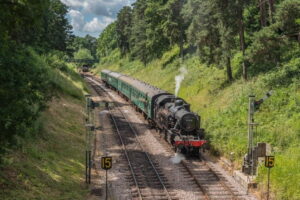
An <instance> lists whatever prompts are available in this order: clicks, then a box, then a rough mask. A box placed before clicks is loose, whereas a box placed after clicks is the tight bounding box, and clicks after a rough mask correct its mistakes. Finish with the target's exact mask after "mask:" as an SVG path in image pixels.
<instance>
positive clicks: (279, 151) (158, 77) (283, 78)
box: [95, 47, 300, 199]
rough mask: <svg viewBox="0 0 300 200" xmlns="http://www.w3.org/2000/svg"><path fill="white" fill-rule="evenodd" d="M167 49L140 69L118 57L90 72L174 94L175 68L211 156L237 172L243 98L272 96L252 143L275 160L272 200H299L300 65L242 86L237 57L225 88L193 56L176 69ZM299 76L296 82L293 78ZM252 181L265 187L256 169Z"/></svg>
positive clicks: (219, 75) (220, 73)
mask: <svg viewBox="0 0 300 200" xmlns="http://www.w3.org/2000/svg"><path fill="white" fill-rule="evenodd" d="M177 53H178V51H177V47H175V48H173V49H172V50H170V51H169V52H167V53H166V54H165V55H163V57H162V59H157V60H154V61H152V62H151V63H149V64H148V65H147V66H144V65H143V64H142V63H141V62H139V61H130V60H129V59H128V58H122V59H119V58H120V55H119V54H118V51H117V50H115V51H114V52H113V54H112V55H111V56H110V57H109V58H106V59H105V60H106V62H105V63H100V64H99V66H98V68H97V69H96V71H95V72H96V73H98V72H99V71H100V70H101V69H111V70H115V71H118V72H121V73H125V74H128V75H131V76H133V77H136V78H138V79H140V80H143V81H146V82H148V83H150V84H152V85H155V86H157V87H159V88H162V89H164V90H167V91H169V92H172V93H174V89H175V79H174V77H175V76H176V75H178V74H179V68H180V67H182V66H185V67H186V68H187V70H188V74H187V75H186V77H185V79H184V81H183V82H182V85H181V88H180V91H179V96H180V97H182V98H184V99H185V100H187V101H188V102H189V103H191V107H192V110H193V111H195V112H197V113H199V114H200V116H201V117H202V126H203V127H204V128H205V130H206V133H207V138H209V140H210V142H211V145H212V147H213V151H214V153H216V154H217V155H221V156H225V157H229V155H231V158H233V159H234V163H235V166H236V168H240V166H241V163H242V159H243V156H244V154H245V153H246V147H247V105H248V95H249V94H255V95H256V99H259V98H261V97H263V96H264V94H265V93H266V92H267V91H269V90H271V89H272V90H273V92H274V93H273V95H272V96H271V97H270V98H269V99H267V101H266V102H265V103H264V104H263V105H262V106H261V108H260V111H258V112H256V114H255V120H256V121H257V122H259V126H258V127H257V133H256V135H255V141H256V142H268V143H270V144H271V145H272V147H273V151H272V153H273V154H274V155H275V156H276V166H275V168H273V169H272V176H271V187H272V191H273V193H274V194H275V196H276V199H299V192H298V190H299V188H300V182H299V176H300V167H299V163H300V156H299V155H300V154H299V152H300V147H299V143H300V114H299V113H300V80H299V77H300V75H299V73H300V59H294V60H291V61H290V62H289V63H286V64H283V66H281V67H278V68H275V69H274V70H273V71H269V72H268V73H264V74H260V75H258V76H256V77H252V78H251V79H250V80H249V81H247V82H245V81H243V80H241V79H240V78H239V77H240V67H239V66H240V55H239V54H236V56H235V58H234V59H233V61H232V65H233V72H234V77H236V80H235V81H234V82H233V83H228V82H226V73H225V70H224V69H221V68H217V67H214V66H206V65H203V64H201V63H200V61H199V59H198V58H197V56H195V55H188V56H187V58H186V59H185V61H184V63H182V64H181V63H180V61H179V59H178V58H176V57H175V58H174V55H176V54H177ZM298 75H299V76H298ZM257 179H258V181H259V183H261V184H260V187H261V189H262V190H263V189H264V185H265V182H266V171H265V169H264V167H260V170H259V176H258V178H257Z"/></svg>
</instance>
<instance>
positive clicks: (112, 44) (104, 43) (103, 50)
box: [97, 22, 117, 57]
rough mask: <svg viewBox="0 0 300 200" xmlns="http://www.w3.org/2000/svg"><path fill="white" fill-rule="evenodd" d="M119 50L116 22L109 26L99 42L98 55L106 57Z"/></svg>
mask: <svg viewBox="0 0 300 200" xmlns="http://www.w3.org/2000/svg"><path fill="white" fill-rule="evenodd" d="M115 48H117V32H116V22H114V23H111V24H110V25H108V26H107V27H106V28H105V29H104V30H103V32H102V33H101V35H100V37H99V38H98V40H97V55H98V57H105V56H108V54H109V53H110V52H111V51H112V50H114V49H115Z"/></svg>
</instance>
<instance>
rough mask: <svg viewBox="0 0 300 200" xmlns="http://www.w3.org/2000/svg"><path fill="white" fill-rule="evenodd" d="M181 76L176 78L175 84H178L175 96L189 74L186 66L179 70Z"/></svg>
mask: <svg viewBox="0 0 300 200" xmlns="http://www.w3.org/2000/svg"><path fill="white" fill-rule="evenodd" d="M179 72H180V74H179V75H177V76H175V82H176V87H175V96H177V95H178V92H179V89H180V85H181V82H182V81H183V80H184V77H185V75H186V74H187V73H188V71H187V69H186V68H185V66H183V67H180V69H179Z"/></svg>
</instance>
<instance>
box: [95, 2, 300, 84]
mask: <svg viewBox="0 0 300 200" xmlns="http://www.w3.org/2000/svg"><path fill="white" fill-rule="evenodd" d="M299 15H300V2H299V1H298V0H281V1H276V2H275V1H263V0H259V1H258V2H257V1H249V0H248V1H244V0H238V1H236V0H150V1H147V0H137V1H136V2H135V3H134V4H133V5H132V7H127V6H126V7H124V8H123V9H121V11H120V12H119V14H118V18H117V21H116V22H114V23H113V24H112V25H110V26H108V27H107V28H106V29H105V30H104V31H103V33H102V34H101V35H100V37H99V39H98V47H97V51H98V55H100V56H107V55H108V53H109V52H111V51H112V50H113V49H115V48H117V47H118V48H119V49H120V51H121V56H125V55H129V57H130V58H131V59H138V60H140V61H142V62H143V63H144V64H146V63H149V61H151V60H153V59H154V58H159V57H161V56H162V55H163V53H164V52H166V51H167V50H170V49H171V48H172V47H173V46H174V45H178V46H179V47H180V52H179V54H180V55H181V57H183V56H186V55H187V54H188V53H190V52H193V50H194V49H195V48H197V52H198V55H199V59H200V60H201V61H202V62H205V63H207V64H209V65H211V64H213V65H215V66H218V67H221V68H223V67H224V68H225V69H226V74H227V79H228V80H229V81H232V80H233V79H234V78H236V77H233V74H232V62H233V61H232V59H234V58H235V57H236V56H238V55H241V56H240V75H242V76H243V78H244V79H248V78H249V76H251V77H253V76H255V75H256V74H258V73H260V72H265V71H267V70H271V69H273V68H275V67H276V66H279V65H280V63H283V62H286V61H288V60H290V59H292V58H293V57H297V56H299V31H300V16H299ZM183 47H185V49H184V48H183ZM292 49H293V50H294V51H296V52H295V53H294V54H289V53H288V52H291V51H293V50H292ZM297 49H298V50H297Z"/></svg>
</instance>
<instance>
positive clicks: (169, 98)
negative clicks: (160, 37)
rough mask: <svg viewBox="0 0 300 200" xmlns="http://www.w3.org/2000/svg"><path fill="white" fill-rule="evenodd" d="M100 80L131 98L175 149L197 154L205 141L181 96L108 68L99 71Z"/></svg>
mask: <svg viewBox="0 0 300 200" xmlns="http://www.w3.org/2000/svg"><path fill="white" fill-rule="evenodd" d="M101 79H102V81H103V82H104V83H105V84H106V85H107V86H109V87H111V88H112V89H114V90H116V91H118V93H120V94H121V95H122V96H123V97H124V98H126V99H127V100H129V101H131V102H132V103H133V104H134V105H135V107H136V108H137V109H138V110H140V111H141V112H142V113H143V115H144V117H145V118H146V119H147V120H148V122H149V124H150V125H151V126H152V127H154V128H156V129H157V130H159V131H160V133H161V134H163V135H164V138H165V139H166V140H167V141H168V142H169V143H170V144H171V145H172V146H173V147H174V149H175V150H176V151H177V152H182V153H187V154H196V155H200V152H199V151H200V150H201V149H203V148H204V147H205V144H207V141H206V140H204V129H202V128H200V121H201V120H200V116H198V115H197V114H196V113H193V112H191V111H190V105H189V104H188V103H187V102H185V101H184V100H183V99H182V98H179V97H176V96H174V95H173V94H170V93H168V92H166V91H163V90H161V89H159V88H156V87H154V86H152V85H149V84H147V83H145V82H142V81H140V80H137V79H135V78H132V77H129V76H127V75H123V74H120V73H117V72H112V71H109V70H102V71H101Z"/></svg>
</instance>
